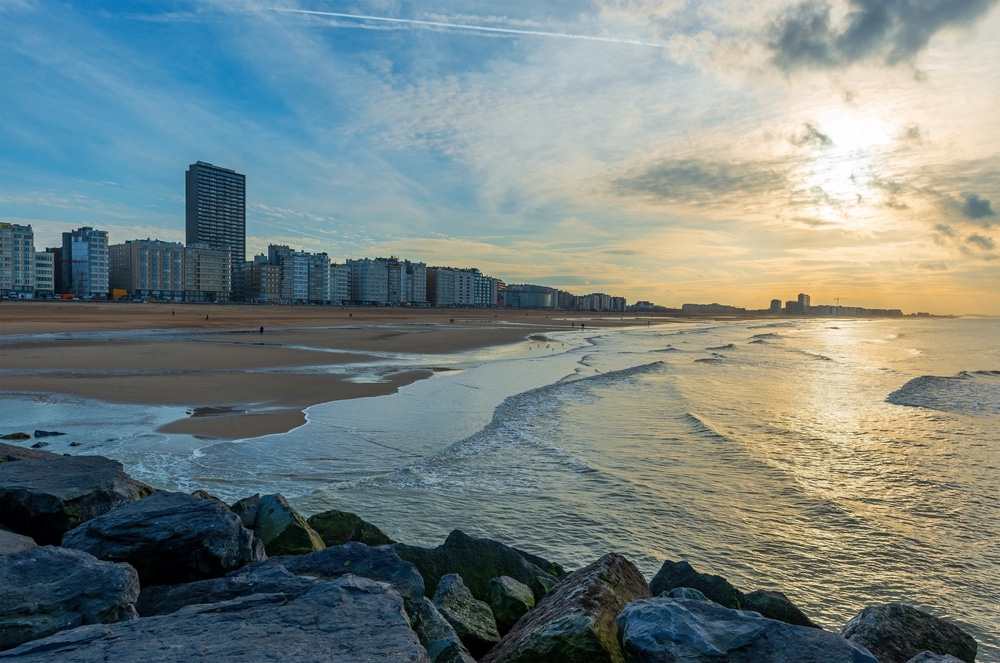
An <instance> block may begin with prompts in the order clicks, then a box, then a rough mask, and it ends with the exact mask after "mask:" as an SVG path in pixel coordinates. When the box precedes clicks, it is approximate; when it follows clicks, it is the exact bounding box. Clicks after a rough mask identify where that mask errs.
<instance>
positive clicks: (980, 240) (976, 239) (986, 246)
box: [965, 235, 997, 251]
mask: <svg viewBox="0 0 1000 663" xmlns="http://www.w3.org/2000/svg"><path fill="white" fill-rule="evenodd" d="M965 243H966V244H974V245H975V246H978V247H979V248H981V249H982V250H983V251H992V250H993V249H995V248H996V247H997V244H996V242H994V241H993V240H992V239H990V238H989V237H984V236H983V235H969V236H968V237H966V238H965Z"/></svg>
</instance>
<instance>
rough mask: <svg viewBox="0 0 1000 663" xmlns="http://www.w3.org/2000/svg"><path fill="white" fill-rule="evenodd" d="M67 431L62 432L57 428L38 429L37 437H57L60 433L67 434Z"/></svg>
mask: <svg viewBox="0 0 1000 663" xmlns="http://www.w3.org/2000/svg"><path fill="white" fill-rule="evenodd" d="M65 434H66V433H60V432H59V431H56V430H36V431H35V437H56V436H59V435H65Z"/></svg>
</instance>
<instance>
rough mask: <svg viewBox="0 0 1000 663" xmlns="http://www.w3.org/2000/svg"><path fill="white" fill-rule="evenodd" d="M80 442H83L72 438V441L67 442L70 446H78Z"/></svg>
mask: <svg viewBox="0 0 1000 663" xmlns="http://www.w3.org/2000/svg"><path fill="white" fill-rule="evenodd" d="M82 444H83V443H82V442H77V441H76V440H73V441H72V442H70V443H69V446H71V447H79V446H81V445H82Z"/></svg>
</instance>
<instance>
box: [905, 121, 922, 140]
mask: <svg viewBox="0 0 1000 663" xmlns="http://www.w3.org/2000/svg"><path fill="white" fill-rule="evenodd" d="M923 137H924V131H923V129H921V128H920V125H919V124H911V125H910V126H908V127H906V130H905V131H903V135H902V139H903V140H907V141H916V142H920V140H921V139H923Z"/></svg>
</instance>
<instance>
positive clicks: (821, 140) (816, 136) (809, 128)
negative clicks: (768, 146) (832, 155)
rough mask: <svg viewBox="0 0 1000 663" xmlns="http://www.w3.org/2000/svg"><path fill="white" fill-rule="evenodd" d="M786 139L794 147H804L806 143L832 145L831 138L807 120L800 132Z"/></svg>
mask: <svg viewBox="0 0 1000 663" xmlns="http://www.w3.org/2000/svg"><path fill="white" fill-rule="evenodd" d="M788 140H789V142H790V143H791V144H792V145H794V146H795V147H805V146H807V145H813V146H815V147H829V146H831V145H833V139H831V138H830V137H829V136H827V135H826V134H825V133H823V132H822V131H820V130H819V129H817V128H816V127H814V126H813V125H811V124H809V123H808V122H806V125H805V130H804V131H803V132H802V133H801V134H798V135H795V136H792V137H791V138H789V139H788Z"/></svg>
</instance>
